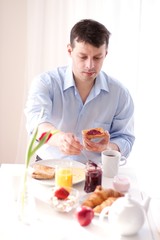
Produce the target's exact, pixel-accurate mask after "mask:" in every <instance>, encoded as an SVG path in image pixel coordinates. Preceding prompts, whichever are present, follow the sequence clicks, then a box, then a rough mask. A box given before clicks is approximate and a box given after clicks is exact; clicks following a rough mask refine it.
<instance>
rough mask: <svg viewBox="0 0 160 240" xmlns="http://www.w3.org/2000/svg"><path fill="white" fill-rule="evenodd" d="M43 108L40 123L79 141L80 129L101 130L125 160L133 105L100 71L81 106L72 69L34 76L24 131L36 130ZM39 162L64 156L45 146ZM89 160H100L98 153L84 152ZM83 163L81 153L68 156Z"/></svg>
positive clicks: (129, 145)
mask: <svg viewBox="0 0 160 240" xmlns="http://www.w3.org/2000/svg"><path fill="white" fill-rule="evenodd" d="M42 106H43V107H44V109H45V112H44V115H43V117H42V119H41V123H43V122H48V123H51V124H53V125H54V126H55V127H56V128H57V129H60V130H62V131H64V132H72V133H74V134H75V135H76V136H77V137H78V138H79V139H80V141H82V134H81V132H82V130H83V129H88V128H94V127H102V128H104V130H107V131H108V132H109V133H110V141H111V142H114V143H116V144H117V145H118V146H119V148H120V151H121V153H122V155H124V156H126V157H128V155H129V153H130V152H131V149H132V146H133V143H134V140H135V137H134V128H133V127H134V123H133V113H134V104H133V100H132V97H131V95H130V93H129V92H128V90H127V89H126V88H125V87H124V86H123V85H122V84H121V83H120V82H119V81H117V80H116V79H113V78H111V77H109V76H108V75H107V74H106V73H104V72H103V71H101V72H100V73H99V75H98V76H97V78H96V81H95V85H94V86H93V88H92V90H91V92H90V94H89V96H88V98H87V100H86V102H85V103H84V104H83V102H82V100H81V97H80V95H79V92H78V90H77V88H76V86H75V82H74V79H73V74H72V68H71V66H68V67H60V68H57V69H55V70H53V71H49V72H45V73H42V74H40V75H39V76H37V77H36V78H35V79H34V81H33V82H32V86H31V89H30V92H29V96H28V101H27V105H26V108H25V115H26V118H27V131H28V133H31V132H32V131H33V129H34V127H35V124H36V121H37V118H38V115H39V113H40V111H41V108H42ZM37 154H38V155H39V157H41V158H42V159H57V158H62V157H63V156H64V155H63V154H62V153H61V152H60V151H59V150H58V148H57V147H52V146H49V145H48V144H45V145H44V146H43V147H41V148H40V149H39V151H38V153H37ZM86 155H87V156H88V158H89V159H91V160H94V161H96V162H98V161H100V157H101V154H100V153H94V152H89V151H86ZM70 157H71V158H72V159H75V160H76V161H80V162H83V163H85V162H86V159H85V157H84V155H83V154H81V155H79V156H70Z"/></svg>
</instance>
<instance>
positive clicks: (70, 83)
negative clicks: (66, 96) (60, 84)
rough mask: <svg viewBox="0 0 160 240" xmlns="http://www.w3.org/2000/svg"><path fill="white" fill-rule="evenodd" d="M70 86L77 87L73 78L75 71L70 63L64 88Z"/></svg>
mask: <svg viewBox="0 0 160 240" xmlns="http://www.w3.org/2000/svg"><path fill="white" fill-rule="evenodd" d="M70 87H75V82H74V78H73V72H72V66H71V65H69V66H68V67H67V69H66V74H65V77H64V90H66V89H68V88H70Z"/></svg>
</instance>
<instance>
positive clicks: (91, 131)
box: [87, 129, 101, 135]
mask: <svg viewBox="0 0 160 240" xmlns="http://www.w3.org/2000/svg"><path fill="white" fill-rule="evenodd" d="M87 134H88V135H96V134H101V132H100V131H98V130H95V129H92V130H89V131H88V132H87Z"/></svg>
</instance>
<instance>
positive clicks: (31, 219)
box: [17, 171, 36, 225]
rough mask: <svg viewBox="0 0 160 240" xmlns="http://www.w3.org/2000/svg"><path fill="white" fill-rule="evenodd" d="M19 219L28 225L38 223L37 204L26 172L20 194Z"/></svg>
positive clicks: (18, 204) (18, 203)
mask: <svg viewBox="0 0 160 240" xmlns="http://www.w3.org/2000/svg"><path fill="white" fill-rule="evenodd" d="M17 208H18V219H19V220H20V221H21V222H22V223H24V224H27V225H31V224H33V223H35V221H36V202H35V197H34V195H33V192H32V186H31V184H30V179H29V177H28V172H26V171H25V174H24V179H23V181H22V185H21V188H20V192H19V197H18V201H17Z"/></svg>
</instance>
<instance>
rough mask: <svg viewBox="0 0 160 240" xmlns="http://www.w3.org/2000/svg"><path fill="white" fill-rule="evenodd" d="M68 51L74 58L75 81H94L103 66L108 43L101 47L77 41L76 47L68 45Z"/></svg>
mask: <svg viewBox="0 0 160 240" xmlns="http://www.w3.org/2000/svg"><path fill="white" fill-rule="evenodd" d="M68 52H69V54H70V56H71V58H72V70H73V74H74V78H75V81H78V82H80V81H81V82H86V81H94V80H95V78H96V76H97V75H98V73H99V72H100V70H101V68H102V64H103V61H104V59H105V57H106V54H107V49H106V45H105V44H103V45H102V46H100V47H99V48H97V47H94V46H92V45H91V44H88V43H85V42H77V41H75V45H74V48H72V47H71V46H70V44H69V45H68Z"/></svg>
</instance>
